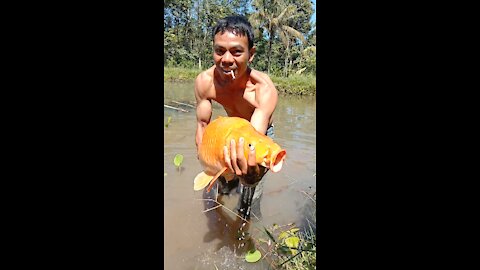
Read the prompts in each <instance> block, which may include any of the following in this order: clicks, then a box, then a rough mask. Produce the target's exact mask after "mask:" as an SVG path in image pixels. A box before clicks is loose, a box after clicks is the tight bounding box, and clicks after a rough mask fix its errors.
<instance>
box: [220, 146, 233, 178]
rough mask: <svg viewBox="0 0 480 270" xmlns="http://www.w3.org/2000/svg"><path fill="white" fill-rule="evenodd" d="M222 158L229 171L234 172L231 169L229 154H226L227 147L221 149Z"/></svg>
mask: <svg viewBox="0 0 480 270" xmlns="http://www.w3.org/2000/svg"><path fill="white" fill-rule="evenodd" d="M223 156H224V157H225V163H226V164H227V167H228V168H229V169H230V171H231V172H232V173H233V172H235V171H234V170H233V167H232V161H231V160H230V154H229V153H228V147H227V146H224V147H223Z"/></svg>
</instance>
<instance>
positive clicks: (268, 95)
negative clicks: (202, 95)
mask: <svg viewBox="0 0 480 270" xmlns="http://www.w3.org/2000/svg"><path fill="white" fill-rule="evenodd" d="M251 78H252V79H253V80H254V82H256V84H255V85H253V84H251V83H250V85H247V88H250V90H251V91H255V98H256V103H257V108H256V109H255V111H254V112H253V115H252V117H251V119H250V123H251V124H252V125H253V127H254V128H255V129H256V130H257V131H258V132H260V133H262V134H265V133H266V132H267V128H268V123H269V122H270V119H271V118H272V115H273V112H274V111H275V107H276V106H277V100H278V93H277V90H276V89H275V86H274V85H273V82H272V81H271V80H270V78H268V76H267V75H264V74H261V73H257V72H254V71H252V73H251ZM243 145H244V141H243V138H240V140H239V142H238V144H237V143H236V142H235V141H233V142H231V144H230V151H228V149H227V147H225V148H224V156H225V162H226V163H227V166H228V168H229V169H230V170H232V171H233V172H235V173H236V174H237V175H242V176H244V177H245V178H246V179H248V178H251V180H249V181H248V182H256V181H258V180H259V179H260V178H261V176H262V175H263V174H264V173H265V169H264V168H261V169H260V168H259V167H258V165H257V164H256V160H255V149H251V150H250V151H249V154H248V160H247V159H246V158H245V157H244V156H243V155H242V154H239V155H237V153H242V152H243V150H242V149H243ZM259 177H260V178H259Z"/></svg>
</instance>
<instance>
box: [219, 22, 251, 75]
mask: <svg viewBox="0 0 480 270" xmlns="http://www.w3.org/2000/svg"><path fill="white" fill-rule="evenodd" d="M212 34H213V61H214V62H215V65H216V68H217V71H218V73H219V74H220V76H221V77H222V78H230V79H234V78H235V77H240V76H242V75H243V74H244V73H245V72H246V71H247V68H248V66H247V65H248V63H249V62H251V61H252V60H253V56H254V54H255V47H254V46H253V30H252V26H251V25H250V23H249V22H248V20H247V19H246V18H245V17H242V16H228V17H226V18H223V19H221V20H219V21H218V23H217V25H216V26H215V27H214V28H213V32H212ZM232 71H233V73H234V74H232Z"/></svg>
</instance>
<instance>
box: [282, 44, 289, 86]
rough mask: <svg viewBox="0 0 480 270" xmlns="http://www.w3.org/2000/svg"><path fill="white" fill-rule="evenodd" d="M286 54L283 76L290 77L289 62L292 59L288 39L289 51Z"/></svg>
mask: <svg viewBox="0 0 480 270" xmlns="http://www.w3.org/2000/svg"><path fill="white" fill-rule="evenodd" d="M285 52H286V53H285V65H284V67H283V76H285V77H288V60H289V59H290V38H288V39H287V50H286V51H285Z"/></svg>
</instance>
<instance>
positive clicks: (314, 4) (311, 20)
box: [310, 0, 317, 22]
mask: <svg viewBox="0 0 480 270" xmlns="http://www.w3.org/2000/svg"><path fill="white" fill-rule="evenodd" d="M312 2H313V10H315V12H313V14H312V17H310V22H315V21H317V18H316V16H317V0H312Z"/></svg>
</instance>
